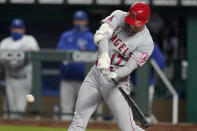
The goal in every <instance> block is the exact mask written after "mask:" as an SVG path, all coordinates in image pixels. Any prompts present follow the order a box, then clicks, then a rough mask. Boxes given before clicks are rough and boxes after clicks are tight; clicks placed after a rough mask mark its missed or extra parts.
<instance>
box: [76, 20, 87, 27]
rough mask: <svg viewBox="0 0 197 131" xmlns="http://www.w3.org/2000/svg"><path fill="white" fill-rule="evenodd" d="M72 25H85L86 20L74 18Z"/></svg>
mask: <svg viewBox="0 0 197 131" xmlns="http://www.w3.org/2000/svg"><path fill="white" fill-rule="evenodd" d="M74 25H83V26H87V25H88V21H87V20H74Z"/></svg>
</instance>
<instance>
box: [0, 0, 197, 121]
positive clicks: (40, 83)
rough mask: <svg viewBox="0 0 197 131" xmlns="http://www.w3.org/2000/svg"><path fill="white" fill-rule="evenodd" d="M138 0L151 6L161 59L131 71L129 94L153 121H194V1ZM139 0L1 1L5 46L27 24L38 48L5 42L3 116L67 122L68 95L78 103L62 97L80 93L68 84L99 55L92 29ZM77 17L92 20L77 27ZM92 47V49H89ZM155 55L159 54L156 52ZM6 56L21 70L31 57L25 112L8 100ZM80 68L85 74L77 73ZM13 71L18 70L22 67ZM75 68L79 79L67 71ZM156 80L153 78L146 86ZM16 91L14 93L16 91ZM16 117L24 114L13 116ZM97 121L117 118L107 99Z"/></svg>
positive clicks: (196, 25) (152, 27)
mask: <svg viewBox="0 0 197 131" xmlns="http://www.w3.org/2000/svg"><path fill="white" fill-rule="evenodd" d="M136 1H137V0H136ZM141 1H143V2H147V3H149V4H150V6H151V10H152V14H151V19H150V21H149V23H148V24H147V27H148V28H149V30H150V33H151V35H152V37H153V40H154V42H155V44H157V46H158V48H159V52H160V54H157V53H156V54H155V55H156V58H155V59H154V57H152V59H153V60H154V61H150V62H148V63H147V64H146V65H145V66H144V67H143V68H142V69H140V70H139V71H137V72H134V73H132V79H131V81H132V83H133V87H134V89H133V91H132V93H131V96H132V97H133V98H134V99H135V100H136V102H137V103H138V105H139V107H140V108H141V109H142V110H143V112H144V113H145V115H146V117H147V119H148V120H149V121H150V122H151V123H160V122H169V123H174V124H176V123H179V122H181V123H182V122H184V123H185V122H192V123H196V122H197V103H196V99H197V97H196V96H197V95H196V93H197V87H196V86H197V82H196V75H195V74H196V73H197V70H196V67H197V62H196V56H197V54H196V48H197V44H196V34H195V33H196V29H197V16H196V12H197V8H196V6H197V0H141ZM134 2H135V1H134V0H133V1H132V0H0V41H1V46H2V43H3V40H4V39H5V38H7V37H10V36H11V37H12V36H13V34H12V30H11V29H12V28H25V30H26V33H25V34H26V35H31V36H33V39H35V41H36V42H35V44H36V45H37V46H36V48H35V50H34V49H33V50H31V49H29V48H25V49H23V48H18V49H17V51H11V52H10V51H9V52H6V51H5V49H7V50H9V49H8V48H3V47H1V49H2V50H4V51H1V53H0V54H1V55H0V59H1V61H2V62H1V68H0V78H1V82H0V84H1V87H0V89H1V91H0V113H1V116H0V117H1V119H33V120H34V119H35V120H45V119H46V120H55V121H66V120H68V121H70V120H71V117H72V113H73V112H72V111H73V107H72V104H71V105H68V106H69V107H70V108H71V109H70V110H71V111H69V112H67V110H69V109H66V108H67V107H65V106H67V104H69V102H68V100H69V101H72V103H75V97H76V95H71V96H69V97H70V99H68V98H64V97H63V96H65V95H66V94H70V93H72V94H75V93H77V91H73V90H72V89H66V88H67V86H69V87H70V88H75V89H74V90H78V88H79V87H80V84H81V82H82V80H83V79H84V78H85V76H86V74H87V72H88V70H89V69H90V67H91V66H92V64H93V62H94V58H95V57H94V56H96V55H95V53H94V52H96V50H97V49H96V47H94V46H93V42H91V41H92V39H93V38H92V37H93V34H94V33H95V31H96V30H97V29H98V28H99V26H100V21H101V20H102V19H104V18H105V17H106V16H108V15H110V14H111V13H112V12H113V11H114V10H123V11H126V12H127V11H128V9H129V7H130V6H131V5H132V4H133V3H134ZM76 11H79V12H80V13H82V14H81V15H82V16H81V17H80V14H77V12H76ZM77 15H79V16H77ZM16 18H19V19H20V20H22V21H24V25H25V26H24V27H18V26H12V25H11V21H12V22H13V20H14V19H16ZM76 21H86V22H88V25H86V24H85V25H83V24H82V25H83V27H84V26H85V31H84V30H83V29H82V28H83V27H81V26H80V25H81V22H79V23H77V24H76ZM82 23H83V22H82ZM15 24H16V23H15ZM79 26H80V27H79ZM10 31H11V32H10ZM76 32H80V33H79V34H77V33H76ZM87 35H88V36H87ZM69 39H70V40H69ZM73 39H77V41H76V42H71V43H73V44H74V45H77V46H76V47H70V46H69V47H67V46H61V44H63V45H64V44H65V45H66V44H67V43H66V42H68V43H69V41H72V40H73ZM80 39H82V40H80ZM83 40H84V41H83ZM79 41H80V42H79ZM87 41H88V44H90V45H89V46H88V47H86V45H88V44H87V43H86V42H87ZM4 43H6V42H5V41H4ZM84 43H85V44H84ZM27 44H28V41H27ZM91 44H92V45H91ZM84 45H85V46H84ZM90 46H92V47H91V48H89V47H90ZM38 47H39V48H38ZM30 48H31V47H30ZM10 49H16V48H15V47H13V48H12V47H11V48H10ZM76 51H81V52H76ZM84 51H85V52H84ZM86 51H91V52H89V53H87V52H86ZM158 55H159V56H160V57H157V56H158ZM87 59H88V60H87ZM157 59H159V60H157ZM161 59H162V62H161V63H162V65H161V66H160V62H159V61H161ZM9 61H20V62H21V61H22V62H23V66H22V67H23V68H24V63H26V62H27V63H28V64H30V65H31V66H32V70H33V72H28V73H27V74H29V75H30V76H32V79H31V89H30V90H29V92H26V93H27V94H28V93H29V94H32V95H33V96H34V97H35V101H34V102H33V103H27V109H26V105H24V107H25V110H24V111H22V110H20V109H19V110H12V109H10V108H11V107H10V104H9V101H10V100H8V99H9V98H8V97H10V96H9V93H6V92H9V91H8V90H6V88H7V87H6V85H7V83H10V82H9V75H8V74H9V71H6V70H9V69H8V68H6V67H5V63H6V62H8V63H9ZM155 61H156V65H155ZM27 63H26V64H25V66H27ZM72 65H73V66H72ZM20 66H21V65H20ZM157 67H160V68H157ZM78 68H79V69H80V71H76V70H77V69H78ZM16 70H17V72H20V71H19V70H20V69H18V68H17V69H16ZM71 72H74V74H76V76H73V75H70V73H71ZM15 73H16V72H15ZM19 74H20V73H19ZM144 74H145V75H144ZM134 77H135V78H134ZM14 79H20V78H18V77H16V78H14ZM151 80H153V81H152V82H150V83H149V81H151ZM11 81H12V80H11ZM23 81H26V80H24V79H23ZM12 82H13V83H12V86H13V88H15V89H16V88H18V86H21V85H20V82H19V81H17V80H16V81H15V82H16V83H15V82H14V81H12ZM17 82H19V84H17ZM27 82H28V81H27ZM24 83H25V82H24ZM67 83H68V84H67ZM8 85H9V84H8ZM8 85H7V86H8ZM22 86H23V83H22ZM17 90H20V89H17ZM22 90H23V89H22ZM69 91H70V92H69ZM66 92H67V93H66ZM12 93H13V95H14V94H15V95H16V94H17V93H15V91H12ZM19 95H20V92H19ZM16 97H17V96H16ZM177 98H178V99H177ZM10 99H11V98H10ZM15 99H16V98H15ZM66 100H67V101H66ZM21 102H22V101H21ZM19 103H20V102H19ZM24 103H25V102H24ZM14 104H17V102H14ZM19 106H22V105H20V104H19ZM12 114H18V115H19V116H14V117H11V116H12ZM67 116H68V117H67ZM92 121H109V122H114V119H113V116H112V115H111V114H110V112H109V110H108V109H107V107H106V106H105V104H104V103H103V104H102V106H101V107H99V109H98V110H97V111H96V113H95V114H94V116H93V118H92Z"/></svg>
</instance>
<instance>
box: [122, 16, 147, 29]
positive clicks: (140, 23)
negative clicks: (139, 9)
mask: <svg viewBox="0 0 197 131" xmlns="http://www.w3.org/2000/svg"><path fill="white" fill-rule="evenodd" d="M125 22H126V23H127V24H129V25H132V26H136V27H139V26H144V25H145V24H146V23H147V22H146V21H138V20H136V19H132V18H131V17H130V16H129V15H128V16H126V18H125Z"/></svg>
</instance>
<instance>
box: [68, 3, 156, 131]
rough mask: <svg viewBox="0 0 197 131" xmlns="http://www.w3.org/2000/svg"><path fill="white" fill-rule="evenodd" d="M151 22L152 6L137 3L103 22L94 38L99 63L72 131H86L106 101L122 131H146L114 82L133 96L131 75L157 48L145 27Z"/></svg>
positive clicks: (83, 90) (85, 87)
mask: <svg viewBox="0 0 197 131" xmlns="http://www.w3.org/2000/svg"><path fill="white" fill-rule="evenodd" d="M149 18H150V7H149V5H148V4H146V3H143V2H137V3H135V4H133V5H132V6H131V8H130V10H129V13H128V12H123V11H121V10H116V11H114V12H113V13H112V14H111V15H110V16H108V17H107V18H105V19H104V20H102V25H101V27H100V28H99V30H98V31H97V32H96V34H95V37H94V40H95V43H96V45H97V46H98V48H99V54H98V60H97V61H96V62H95V66H94V67H92V69H91V70H90V72H89V73H88V75H87V77H86V79H85V80H84V82H83V84H82V86H81V88H80V91H79V94H78V99H77V103H76V108H75V113H74V118H73V121H72V124H71V125H70V127H69V129H68V131H85V129H86V126H87V123H88V120H89V118H90V117H91V115H92V114H93V112H94V111H95V110H96V108H97V107H98V105H99V104H100V103H101V102H102V101H103V100H104V101H105V102H106V104H107V105H108V106H109V108H110V110H111V112H112V114H113V115H114V117H115V120H116V122H117V124H118V127H119V128H120V130H121V131H143V129H142V128H140V127H139V126H137V125H136V124H135V121H134V120H133V114H132V111H131V109H130V107H129V106H128V104H127V102H126V101H125V99H124V98H123V96H122V94H121V93H120V92H119V90H118V89H117V88H115V84H114V83H113V82H112V81H111V79H112V78H113V79H116V80H117V81H118V82H119V84H120V86H121V87H122V88H123V89H124V91H125V92H127V93H128V94H129V93H130V88H129V84H130V81H129V76H130V74H131V72H132V71H134V70H135V69H136V68H137V67H138V66H142V65H143V64H144V63H145V62H146V61H147V60H148V58H149V56H150V55H151V53H152V51H153V48H154V44H153V40H152V38H151V35H150V33H149V31H148V29H147V27H146V26H145V24H146V23H147V22H148V20H149Z"/></svg>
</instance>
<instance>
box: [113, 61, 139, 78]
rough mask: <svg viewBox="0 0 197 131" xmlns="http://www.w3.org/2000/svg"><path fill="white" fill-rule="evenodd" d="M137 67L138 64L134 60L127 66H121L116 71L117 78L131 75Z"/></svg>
mask: <svg viewBox="0 0 197 131" xmlns="http://www.w3.org/2000/svg"><path fill="white" fill-rule="evenodd" d="M137 67H138V65H137V64H136V63H135V62H134V61H132V60H130V61H129V62H128V63H127V64H126V65H125V66H123V67H120V68H119V69H117V70H116V71H115V73H116V74H117V78H123V77H126V76H129V75H130V74H131V73H132V72H133V71H134V70H135V69H136V68H137Z"/></svg>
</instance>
